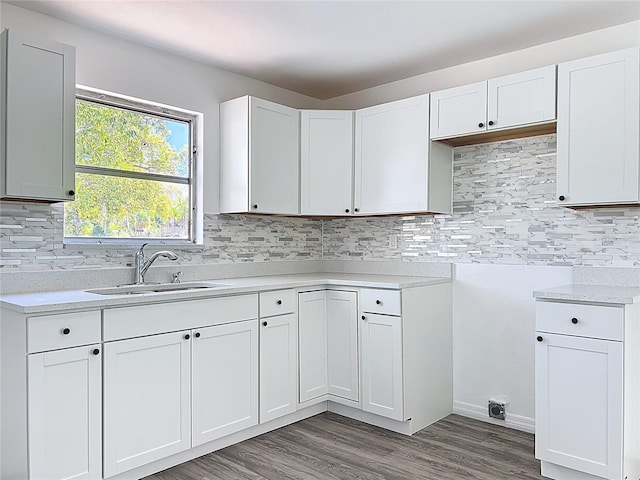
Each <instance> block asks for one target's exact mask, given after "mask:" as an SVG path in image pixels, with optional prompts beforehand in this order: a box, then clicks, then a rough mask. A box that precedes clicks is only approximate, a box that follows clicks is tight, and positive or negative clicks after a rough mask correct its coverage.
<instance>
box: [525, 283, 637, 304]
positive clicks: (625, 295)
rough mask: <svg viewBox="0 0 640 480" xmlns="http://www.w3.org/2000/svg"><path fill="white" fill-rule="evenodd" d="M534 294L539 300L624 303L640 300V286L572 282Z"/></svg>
mask: <svg viewBox="0 0 640 480" xmlns="http://www.w3.org/2000/svg"><path fill="white" fill-rule="evenodd" d="M533 296H534V297H535V298H536V299H538V300H560V301H567V302H590V303H611V304H617V305H624V304H631V303H637V302H640V287H614V286H608V285H582V284H572V285H563V286H561V287H556V288H549V289H546V290H538V291H534V292H533Z"/></svg>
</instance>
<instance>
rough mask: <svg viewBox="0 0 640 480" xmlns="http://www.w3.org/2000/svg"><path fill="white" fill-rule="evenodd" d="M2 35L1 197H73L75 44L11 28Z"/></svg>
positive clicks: (60, 198) (53, 198)
mask: <svg viewBox="0 0 640 480" xmlns="http://www.w3.org/2000/svg"><path fill="white" fill-rule="evenodd" d="M3 40H4V41H3V43H4V45H3V54H2V56H3V64H5V65H6V86H5V88H6V91H4V89H3V94H2V99H3V102H2V104H3V108H4V112H3V113H4V114H5V115H6V118H5V115H0V116H1V117H2V118H3V120H2V122H3V125H2V127H3V128H2V132H3V134H2V140H3V142H2V143H3V144H4V148H3V154H2V162H3V170H4V171H3V172H2V174H3V176H4V179H3V185H2V196H3V197H9V198H24V199H38V200H58V201H60V200H73V199H74V189H75V187H74V185H75V88H76V73H75V48H73V47H70V46H68V45H64V44H60V43H55V42H42V41H35V42H33V41H30V40H28V39H26V38H23V37H21V36H20V35H19V34H18V33H17V32H15V31H5V32H4V33H3ZM5 62H6V63H5ZM34 139H35V140H34Z"/></svg>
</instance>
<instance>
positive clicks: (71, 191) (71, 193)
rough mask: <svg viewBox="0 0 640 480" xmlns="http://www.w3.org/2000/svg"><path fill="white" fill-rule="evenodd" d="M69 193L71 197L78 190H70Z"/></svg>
mask: <svg viewBox="0 0 640 480" xmlns="http://www.w3.org/2000/svg"><path fill="white" fill-rule="evenodd" d="M67 193H68V194H69V196H70V197H73V196H74V195H75V194H76V192H74V191H73V190H69V191H68V192H67Z"/></svg>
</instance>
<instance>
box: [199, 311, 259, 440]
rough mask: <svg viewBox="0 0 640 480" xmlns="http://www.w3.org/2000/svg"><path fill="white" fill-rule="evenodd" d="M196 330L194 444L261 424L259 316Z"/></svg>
mask: <svg viewBox="0 0 640 480" xmlns="http://www.w3.org/2000/svg"><path fill="white" fill-rule="evenodd" d="M193 333H194V338H193V340H192V385H193V389H192V405H193V426H192V446H194V447H195V446H196V445H202V444H203V443H206V442H210V441H211V440H215V439H217V438H220V437H223V436H225V435H229V434H231V433H234V432H238V431H240V430H243V429H245V428H249V427H252V426H254V425H257V424H258V320H248V321H245V322H235V323H228V324H226V325H218V326H214V327H208V328H199V329H197V330H194V331H193Z"/></svg>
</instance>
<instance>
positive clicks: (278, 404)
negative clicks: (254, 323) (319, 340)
mask: <svg viewBox="0 0 640 480" xmlns="http://www.w3.org/2000/svg"><path fill="white" fill-rule="evenodd" d="M297 338H298V335H297V333H296V315H295V314H293V313H292V314H289V315H279V316H277V317H270V318H268V319H266V320H261V324H260V423H265V422H268V421H269V420H273V419H274V418H278V417H281V416H283V415H287V414H289V413H293V412H295V410H296V399H297V397H298V394H297V385H296V383H297V382H296V374H297V372H298V365H297V361H296V356H297V348H296V344H297Z"/></svg>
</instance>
